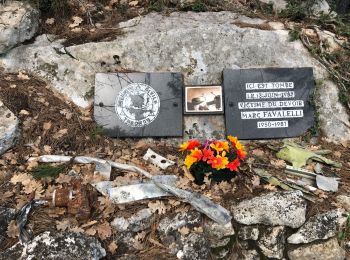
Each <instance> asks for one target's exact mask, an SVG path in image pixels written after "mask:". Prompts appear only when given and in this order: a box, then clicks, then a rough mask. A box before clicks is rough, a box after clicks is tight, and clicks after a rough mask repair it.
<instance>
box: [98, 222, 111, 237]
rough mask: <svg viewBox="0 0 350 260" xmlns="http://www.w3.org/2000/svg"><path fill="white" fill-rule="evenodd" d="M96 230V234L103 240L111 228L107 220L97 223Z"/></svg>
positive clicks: (109, 234)
mask: <svg viewBox="0 0 350 260" xmlns="http://www.w3.org/2000/svg"><path fill="white" fill-rule="evenodd" d="M96 230H97V233H98V236H99V237H100V238H101V239H102V240H105V239H107V238H108V237H110V236H111V235H112V228H111V225H110V224H109V223H108V222H104V223H102V224H100V225H98V226H97V228H96Z"/></svg>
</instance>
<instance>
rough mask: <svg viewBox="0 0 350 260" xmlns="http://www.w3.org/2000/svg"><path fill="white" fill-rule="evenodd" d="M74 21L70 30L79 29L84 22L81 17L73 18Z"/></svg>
mask: <svg viewBox="0 0 350 260" xmlns="http://www.w3.org/2000/svg"><path fill="white" fill-rule="evenodd" d="M72 20H73V22H72V23H71V24H70V25H69V28H75V27H78V26H79V25H80V24H81V23H82V22H83V19H82V18H81V17H79V16H73V17H72Z"/></svg>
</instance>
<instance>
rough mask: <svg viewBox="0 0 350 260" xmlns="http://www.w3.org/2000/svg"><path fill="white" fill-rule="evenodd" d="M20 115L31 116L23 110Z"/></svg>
mask: <svg viewBox="0 0 350 260" xmlns="http://www.w3.org/2000/svg"><path fill="white" fill-rule="evenodd" d="M19 114H20V115H22V116H27V115H29V112H28V111H27V110H24V109H22V110H21V111H20V112H19Z"/></svg>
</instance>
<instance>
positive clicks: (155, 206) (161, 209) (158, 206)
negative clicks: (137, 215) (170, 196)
mask: <svg viewBox="0 0 350 260" xmlns="http://www.w3.org/2000/svg"><path fill="white" fill-rule="evenodd" d="M148 207H149V208H150V209H151V211H152V212H153V213H156V212H158V214H159V215H161V214H165V213H166V211H167V207H166V206H165V204H164V202H163V201H160V200H156V201H155V202H152V201H151V202H149V203H148Z"/></svg>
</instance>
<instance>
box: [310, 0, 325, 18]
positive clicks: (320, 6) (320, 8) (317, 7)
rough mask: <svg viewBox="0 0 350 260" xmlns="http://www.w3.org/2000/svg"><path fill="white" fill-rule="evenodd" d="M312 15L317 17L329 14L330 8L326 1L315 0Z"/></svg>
mask: <svg viewBox="0 0 350 260" xmlns="http://www.w3.org/2000/svg"><path fill="white" fill-rule="evenodd" d="M311 10H312V14H313V15H315V16H319V15H321V14H329V12H330V6H329V4H328V2H327V1H326V0H317V1H316V3H315V4H314V5H313V6H312V8H311Z"/></svg>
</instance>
